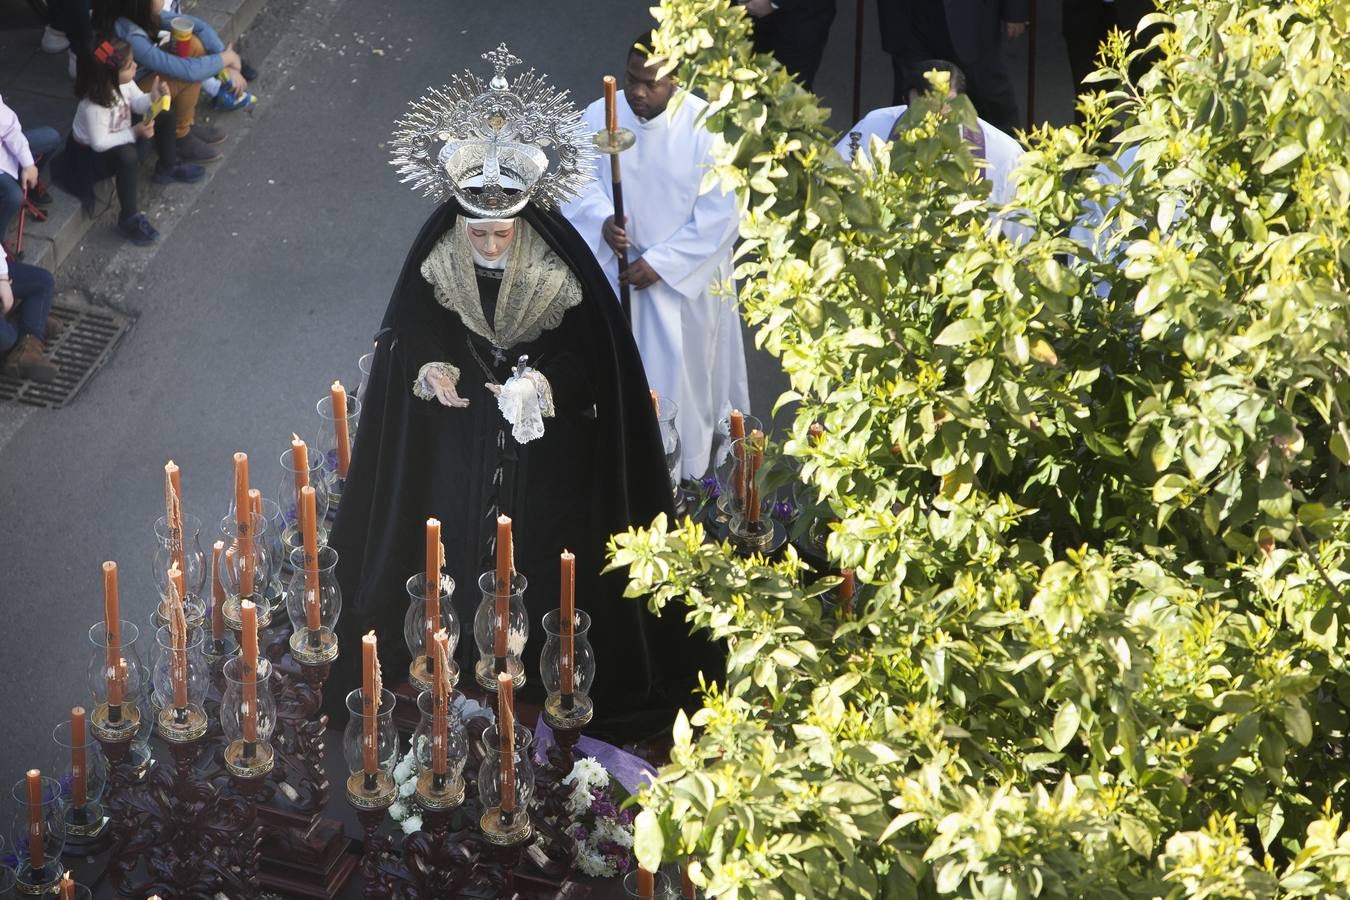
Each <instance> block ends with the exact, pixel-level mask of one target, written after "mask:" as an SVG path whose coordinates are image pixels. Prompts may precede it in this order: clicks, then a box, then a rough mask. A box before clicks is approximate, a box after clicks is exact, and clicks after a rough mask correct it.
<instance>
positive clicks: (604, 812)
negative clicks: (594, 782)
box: [591, 794, 619, 819]
mask: <svg viewBox="0 0 1350 900" xmlns="http://www.w3.org/2000/svg"><path fill="white" fill-rule="evenodd" d="M618 814H619V810H618V807H616V806H615V805H614V801H612V800H610V799H609V796H608V795H606V794H599V795H597V796H596V798H595V800H593V801H592V802H591V815H593V816H595V817H596V818H597V819H612V818H614V817H615V816H617V815H618Z"/></svg>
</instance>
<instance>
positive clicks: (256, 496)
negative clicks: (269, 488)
mask: <svg viewBox="0 0 1350 900" xmlns="http://www.w3.org/2000/svg"><path fill="white" fill-rule="evenodd" d="M248 511H249V513H251V514H252V515H255V516H257V517H258V518H260V519H261V518H262V514H263V511H262V491H260V490H258V489H257V488H249V489H248Z"/></svg>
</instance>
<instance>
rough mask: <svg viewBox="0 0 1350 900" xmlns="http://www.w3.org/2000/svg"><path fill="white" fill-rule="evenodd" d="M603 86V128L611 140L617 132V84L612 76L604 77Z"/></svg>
mask: <svg viewBox="0 0 1350 900" xmlns="http://www.w3.org/2000/svg"><path fill="white" fill-rule="evenodd" d="M604 85H605V128H606V129H607V130H608V131H609V134H610V139H611V140H613V136H614V132H616V131H618V130H619V105H618V103H617V102H616V101H617V99H618V87H619V85H618V82H617V81H615V79H614V76H613V75H606V76H605V77H604Z"/></svg>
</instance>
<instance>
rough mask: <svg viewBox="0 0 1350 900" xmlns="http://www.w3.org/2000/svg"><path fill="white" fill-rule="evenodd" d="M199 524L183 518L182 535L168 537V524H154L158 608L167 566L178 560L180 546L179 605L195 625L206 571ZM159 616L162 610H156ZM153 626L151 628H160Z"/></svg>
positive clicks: (166, 592) (165, 590)
mask: <svg viewBox="0 0 1350 900" xmlns="http://www.w3.org/2000/svg"><path fill="white" fill-rule="evenodd" d="M201 534H202V520H201V519H199V518H197V517H196V516H189V515H187V514H186V513H185V514H184V515H183V533H182V535H173V534H170V533H169V524H168V520H167V519H165V518H164V517H163V516H160V517H159V518H158V519H156V520H155V555H154V563H153V565H154V575H155V587H156V588H157V589H158V590H159V598H160V601H161V604H162V603H163V601H164V599H165V598H166V597H168V596H169V566H170V565H172V564H173V562H174V560H175V559H177V558H178V557H177V556H176V555H175V551H176V550H177V549H178V545H179V544H181V545H182V561H183V566H182V569H183V586H184V587H185V588H186V589H187V597H186V598H184V602H183V605H184V606H185V607H186V609H187V615H188V619H189V621H191V622H192V624H194V625H195V624H197V622H198V620H200V619H201V617H202V615H203V614H204V612H205V610H206V576H207V571H208V569H209V568H210V567H209V566H208V565H207V563H206V554H205V553H204V552H202V541H201ZM159 613H160V614H161V615H162V614H163V610H162V609H161V610H159ZM163 624H164V623H163V622H156V623H155V625H156V627H158V626H159V625H163Z"/></svg>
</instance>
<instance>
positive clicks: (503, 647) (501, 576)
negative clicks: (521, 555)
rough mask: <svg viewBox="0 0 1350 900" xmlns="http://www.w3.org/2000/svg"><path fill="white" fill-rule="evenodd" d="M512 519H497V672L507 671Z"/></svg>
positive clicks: (495, 643) (493, 646)
mask: <svg viewBox="0 0 1350 900" xmlns="http://www.w3.org/2000/svg"><path fill="white" fill-rule="evenodd" d="M511 557H512V549H511V518H510V517H509V516H498V517H497V598H496V600H497V602H496V615H495V616H494V617H493V626H492V627H493V645H492V655H493V656H495V657H496V658H497V659H496V663H497V671H498V672H504V671H506V653H507V646H508V645H507V642H506V638H507V630H508V628H509V625H510V621H511V616H510V611H511V571H512V569H513V568H514V566H513V564H512V559H511Z"/></svg>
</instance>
